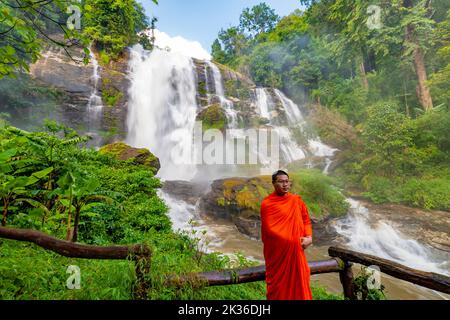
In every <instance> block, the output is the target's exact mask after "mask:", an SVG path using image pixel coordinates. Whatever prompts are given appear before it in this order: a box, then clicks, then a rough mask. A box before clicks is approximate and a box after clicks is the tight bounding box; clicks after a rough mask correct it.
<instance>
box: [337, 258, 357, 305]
mask: <svg viewBox="0 0 450 320" xmlns="http://www.w3.org/2000/svg"><path fill="white" fill-rule="evenodd" d="M339 280H340V281H341V284H342V288H343V289H344V297H345V298H346V299H350V300H356V295H355V290H354V284H353V271H352V263H351V262H348V261H344V269H343V270H342V271H339Z"/></svg>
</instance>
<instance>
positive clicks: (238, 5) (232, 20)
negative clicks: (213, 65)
mask: <svg viewBox="0 0 450 320" xmlns="http://www.w3.org/2000/svg"><path fill="white" fill-rule="evenodd" d="M140 2H141V3H142V4H143V6H144V8H145V10H146V13H147V15H148V16H149V17H152V16H155V17H157V18H158V22H157V24H156V28H157V29H158V30H161V31H163V32H164V33H166V34H168V35H169V36H171V37H176V36H181V37H183V38H185V39H187V40H190V41H198V42H200V44H201V45H202V47H203V48H204V49H205V50H207V51H208V52H211V45H212V43H213V41H214V40H215V39H216V38H217V35H218V33H219V31H220V29H222V28H224V29H226V28H229V27H231V26H237V25H238V24H239V16H240V15H241V12H242V10H243V9H244V8H251V7H253V6H255V5H257V4H259V3H261V2H266V3H267V4H268V5H269V6H270V7H271V8H273V9H275V12H276V13H277V14H278V15H279V16H285V15H288V14H289V13H291V12H293V11H294V10H295V9H298V8H300V7H301V6H300V1H299V0H266V1H264V0H158V2H159V4H158V5H155V4H154V3H153V2H152V1H150V0H141V1H140Z"/></svg>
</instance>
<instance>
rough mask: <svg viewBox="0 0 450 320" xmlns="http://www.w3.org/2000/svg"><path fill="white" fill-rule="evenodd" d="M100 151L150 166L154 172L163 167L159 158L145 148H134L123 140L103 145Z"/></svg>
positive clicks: (120, 158)
mask: <svg viewBox="0 0 450 320" xmlns="http://www.w3.org/2000/svg"><path fill="white" fill-rule="evenodd" d="M99 151H100V153H102V154H111V155H113V156H114V157H115V158H116V159H118V160H123V161H129V162H131V163H133V164H136V165H144V166H146V167H149V168H150V169H152V171H153V173H154V174H156V173H157V172H158V170H159V169H160V168H161V164H160V163H159V159H158V158H157V157H156V156H155V155H154V154H153V153H151V152H150V151H149V150H148V149H145V148H133V147H130V146H129V145H127V144H125V143H123V142H116V143H112V144H107V145H105V146H103V147H102V148H100V150H99Z"/></svg>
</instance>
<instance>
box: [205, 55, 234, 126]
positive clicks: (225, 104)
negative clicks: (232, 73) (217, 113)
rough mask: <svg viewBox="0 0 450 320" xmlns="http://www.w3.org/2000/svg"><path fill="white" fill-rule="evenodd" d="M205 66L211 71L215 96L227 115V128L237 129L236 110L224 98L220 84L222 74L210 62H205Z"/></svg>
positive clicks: (231, 103) (221, 84) (223, 91)
mask: <svg viewBox="0 0 450 320" xmlns="http://www.w3.org/2000/svg"><path fill="white" fill-rule="evenodd" d="M206 65H208V66H209V68H210V69H211V71H212V74H213V80H214V87H215V92H216V96H217V97H218V98H219V100H220V105H221V106H222V108H223V109H224V110H225V113H226V115H227V120H228V128H230V129H234V128H237V123H238V120H237V112H236V110H234V104H233V102H232V101H230V100H228V99H227V98H226V97H225V90H224V87H223V83H222V74H221V73H220V70H219V68H218V67H217V66H216V65H215V64H214V63H212V62H211V61H206Z"/></svg>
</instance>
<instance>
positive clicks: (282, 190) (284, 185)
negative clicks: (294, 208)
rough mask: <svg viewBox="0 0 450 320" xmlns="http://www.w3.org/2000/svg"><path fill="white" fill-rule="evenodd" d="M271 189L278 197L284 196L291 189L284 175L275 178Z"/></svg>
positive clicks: (287, 178)
mask: <svg viewBox="0 0 450 320" xmlns="http://www.w3.org/2000/svg"><path fill="white" fill-rule="evenodd" d="M273 187H274V188H275V192H276V193H277V194H278V195H280V196H284V195H285V194H286V193H288V192H289V190H290V189H291V182H290V181H289V177H288V176H286V175H279V176H277V180H276V181H274V182H273Z"/></svg>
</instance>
